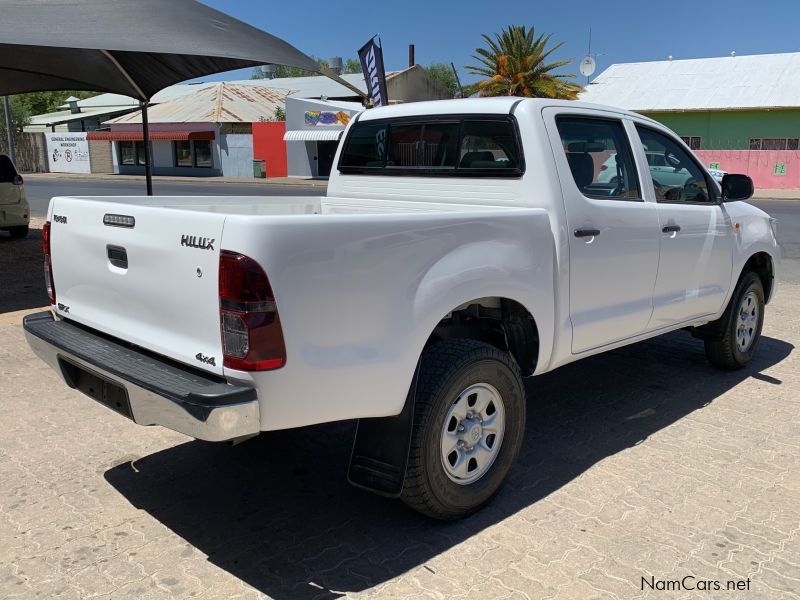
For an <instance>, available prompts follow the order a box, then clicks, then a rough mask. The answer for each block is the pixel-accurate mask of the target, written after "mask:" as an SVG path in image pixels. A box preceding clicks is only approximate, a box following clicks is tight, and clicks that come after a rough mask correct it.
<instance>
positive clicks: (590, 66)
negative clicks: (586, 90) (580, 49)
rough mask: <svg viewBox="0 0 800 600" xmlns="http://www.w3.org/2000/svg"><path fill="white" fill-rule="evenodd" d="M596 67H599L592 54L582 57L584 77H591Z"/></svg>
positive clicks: (582, 73) (581, 67) (581, 68)
mask: <svg viewBox="0 0 800 600" xmlns="http://www.w3.org/2000/svg"><path fill="white" fill-rule="evenodd" d="M596 68H597V63H596V62H595V61H594V58H592V57H591V56H584V57H583V58H582V59H581V65H580V71H581V75H583V76H584V77H589V76H590V75H591V74H592V73H594V71H595V69H596Z"/></svg>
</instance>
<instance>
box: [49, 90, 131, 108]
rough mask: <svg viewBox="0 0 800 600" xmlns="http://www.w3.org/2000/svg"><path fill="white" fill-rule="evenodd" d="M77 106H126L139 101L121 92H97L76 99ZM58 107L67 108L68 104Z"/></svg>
mask: <svg viewBox="0 0 800 600" xmlns="http://www.w3.org/2000/svg"><path fill="white" fill-rule="evenodd" d="M78 106H80V107H81V110H83V109H89V108H98V107H100V106H119V107H122V108H128V107H130V106H139V101H138V100H136V99H135V98H131V97H130V96H123V95H122V94H97V95H96V96H92V97H90V98H84V99H83V100H78ZM59 108H69V104H67V103H64V104H62V105H61V106H59Z"/></svg>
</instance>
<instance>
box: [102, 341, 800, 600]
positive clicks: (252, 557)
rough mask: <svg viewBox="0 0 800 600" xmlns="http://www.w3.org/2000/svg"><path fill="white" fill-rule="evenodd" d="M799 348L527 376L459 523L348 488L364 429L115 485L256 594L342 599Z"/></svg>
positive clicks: (237, 451)
mask: <svg viewBox="0 0 800 600" xmlns="http://www.w3.org/2000/svg"><path fill="white" fill-rule="evenodd" d="M792 350H793V346H792V345H791V344H788V343H786V342H783V341H781V340H777V339H772V338H763V339H762V342H761V347H760V349H759V351H758V353H757V358H756V359H755V360H754V361H753V363H752V364H751V365H750V366H749V367H748V368H747V369H745V370H742V371H738V372H734V373H722V372H719V371H715V370H713V369H712V368H711V367H710V366H709V365H708V364H707V363H706V361H705V357H704V354H703V349H702V343H701V342H699V341H697V340H694V339H692V338H691V337H690V336H688V335H687V334H686V333H683V332H676V333H673V334H669V335H667V336H663V337H661V338H657V339H654V340H649V341H647V342H643V343H640V344H636V345H634V346H630V347H627V348H622V349H619V350H616V351H613V352H609V353H606V354H604V355H601V356H597V357H593V358H589V359H585V360H583V361H580V362H578V363H575V364H572V365H568V366H566V367H563V368H562V369H559V370H557V371H555V372H553V373H550V374H547V375H543V376H541V377H537V378H534V379H531V380H529V382H528V397H529V412H528V422H527V434H526V440H525V446H524V449H523V451H522V453H521V455H520V459H519V463H518V465H517V467H516V468H515V469H514V471H513V472H512V475H511V477H510V479H509V481H508V482H507V484H506V486H505V488H504V489H503V491H502V492H501V493H500V494H499V495H498V497H497V498H495V500H494V501H493V502H492V503H491V504H490V505H489V506H488V507H487V508H486V509H484V510H483V511H481V512H480V513H478V514H476V515H474V516H473V517H471V518H469V519H466V520H464V521H461V522H457V523H439V522H435V521H431V520H429V519H426V518H424V517H422V516H420V515H418V514H416V513H414V512H412V511H411V510H409V509H407V508H405V507H404V505H403V504H402V503H401V502H398V501H392V500H388V499H384V498H381V497H378V496H374V495H371V494H369V493H365V492H361V491H359V490H356V489H355V488H352V487H351V486H349V485H348V484H347V482H346V481H345V472H346V468H347V462H348V458H349V451H350V441H351V439H352V434H353V431H354V424H353V423H339V424H331V425H323V426H317V427H309V428H304V429H296V430H289V431H281V432H274V433H269V434H265V435H262V436H260V437H258V438H256V439H254V440H251V441H249V442H247V443H245V444H242V445H240V446H236V447H230V446H223V445H215V444H208V443H202V442H189V443H185V444H182V445H180V446H176V447H172V448H168V449H166V450H163V451H160V452H157V453H155V454H152V455H150V456H146V457H143V458H142V459H140V460H138V461H136V463H135V469H134V468H132V466H131V464H130V463H125V464H123V465H120V466H117V467H115V468H113V469H110V470H109V471H107V472H106V473H105V477H106V479H107V481H108V482H109V483H110V484H111V485H112V486H113V487H114V488H116V489H117V490H118V491H119V492H120V493H121V494H123V495H124V496H125V497H126V498H127V499H128V500H129V501H130V502H131V503H132V504H133V505H134V506H135V507H137V508H139V509H142V510H144V511H147V512H148V513H150V514H151V515H152V516H153V517H154V518H155V519H157V520H158V521H160V522H161V523H163V524H164V525H165V526H166V527H168V528H169V529H171V530H172V531H174V532H175V533H176V534H177V535H179V536H180V537H182V538H184V539H185V540H186V541H188V542H189V543H190V544H192V545H193V546H195V547H196V548H197V549H198V550H200V551H201V552H203V553H204V554H206V555H207V556H208V560H210V561H211V562H212V563H214V564H215V565H217V566H219V567H220V568H222V569H225V570H227V571H229V572H230V573H231V574H233V575H234V576H236V577H238V578H239V579H241V580H243V581H245V582H247V583H248V584H250V585H252V586H253V587H254V588H256V589H258V590H259V591H261V592H264V593H266V594H268V595H269V596H272V597H275V598H334V597H338V596H340V595H341V594H343V593H346V592H357V591H360V590H364V589H368V588H371V587H373V586H375V585H378V584H380V583H382V582H384V581H387V580H388V579H391V578H393V577H396V576H398V575H400V574H402V573H404V572H406V571H408V570H409V569H412V568H414V567H417V566H420V565H425V563H426V561H428V560H429V559H430V558H432V557H434V556H436V555H438V554H440V553H441V552H444V551H446V550H448V549H449V548H451V547H453V546H455V545H456V544H458V543H460V542H462V541H464V540H465V539H467V538H469V537H470V536H472V535H474V534H476V533H478V532H480V531H481V530H483V529H485V528H487V527H489V526H491V525H493V524H495V523H497V522H499V521H501V520H503V519H505V518H507V517H509V516H511V515H513V514H514V513H516V512H517V511H519V510H521V509H523V508H525V507H527V506H529V505H531V504H533V503H535V502H537V501H538V500H540V499H542V498H544V497H546V496H547V495H548V494H551V493H552V492H554V491H555V490H558V489H559V488H561V487H562V486H564V485H566V484H568V483H569V482H570V481H571V480H572V479H574V478H576V477H578V476H579V475H580V474H581V473H583V472H584V471H586V470H587V469H589V468H590V467H592V466H593V465H594V464H596V463H597V462H599V461H601V460H602V459H604V458H606V457H608V456H611V455H613V454H615V453H617V452H620V451H623V450H625V449H626V448H629V447H631V446H634V445H636V444H638V443H640V442H642V441H643V440H645V439H646V438H647V437H648V436H650V435H652V434H654V433H655V432H658V431H659V430H661V429H663V428H665V427H668V426H669V425H671V424H673V423H675V422H676V421H678V420H679V419H681V418H682V417H684V416H686V415H688V414H689V413H691V412H693V411H695V410H697V409H700V408H702V407H704V406H706V405H708V404H710V403H711V402H713V401H714V400H715V398H717V397H718V396H720V395H721V394H723V393H724V392H726V391H727V390H729V389H731V388H733V387H734V386H736V385H737V384H738V383H740V382H741V381H743V380H745V379H747V378H749V377H758V378H759V379H760V380H761V381H766V382H768V383H771V384H773V385H781V381H780V380H778V379H775V378H774V377H769V376H766V375H761V371H764V370H765V369H767V368H769V367H771V366H772V365H775V364H776V363H778V362H780V361H782V360H783V359H785V358H786V357H787V356H788V355H789V354H790V353H791V351H792ZM426 568H428V569H429V570H431V569H430V567H426Z"/></svg>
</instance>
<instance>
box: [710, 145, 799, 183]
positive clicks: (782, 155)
mask: <svg viewBox="0 0 800 600" xmlns="http://www.w3.org/2000/svg"><path fill="white" fill-rule="evenodd" d="M694 153H695V154H696V155H697V157H698V158H699V159H700V160H701V161H703V164H704V165H706V166H709V165H710V164H711V163H714V162H716V163H719V168H720V169H722V170H723V171H727V172H728V173H743V174H745V175H749V176H750V177H751V178H752V179H753V184H754V185H755V187H756V188H761V189H794V188H800V151H797V150H695V151H694ZM778 163H784V164H785V165H786V173H785V174H783V175H776V174H775V165H776V164H778Z"/></svg>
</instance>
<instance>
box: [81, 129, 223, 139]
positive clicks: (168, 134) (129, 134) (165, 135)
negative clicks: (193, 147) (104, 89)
mask: <svg viewBox="0 0 800 600" xmlns="http://www.w3.org/2000/svg"><path fill="white" fill-rule="evenodd" d="M214 137H215V135H214V132H213V131H151V132H150V139H151V140H172V141H185V140H213V139H214ZM86 139H87V140H90V141H94V140H106V141H109V142H141V141H142V140H143V139H144V136H143V135H142V132H141V131H90V132H89V133H87V134H86Z"/></svg>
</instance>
